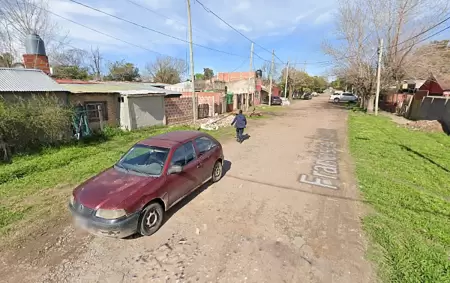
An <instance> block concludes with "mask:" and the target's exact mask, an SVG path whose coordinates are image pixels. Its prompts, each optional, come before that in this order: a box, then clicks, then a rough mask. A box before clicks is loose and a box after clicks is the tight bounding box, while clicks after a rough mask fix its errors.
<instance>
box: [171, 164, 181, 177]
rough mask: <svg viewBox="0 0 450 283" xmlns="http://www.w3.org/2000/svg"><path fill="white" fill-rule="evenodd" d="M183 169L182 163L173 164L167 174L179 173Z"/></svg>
mask: <svg viewBox="0 0 450 283" xmlns="http://www.w3.org/2000/svg"><path fill="white" fill-rule="evenodd" d="M182 171H183V167H181V166H180V165H172V166H171V167H170V168H169V170H167V175H172V174H178V173H181V172H182Z"/></svg>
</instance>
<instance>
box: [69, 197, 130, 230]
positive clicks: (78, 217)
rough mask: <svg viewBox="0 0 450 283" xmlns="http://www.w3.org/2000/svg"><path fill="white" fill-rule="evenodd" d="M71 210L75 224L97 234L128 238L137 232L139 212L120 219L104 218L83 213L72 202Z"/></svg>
mask: <svg viewBox="0 0 450 283" xmlns="http://www.w3.org/2000/svg"><path fill="white" fill-rule="evenodd" d="M69 210H70V212H71V213H72V216H73V217H74V221H75V225H76V226H78V227H80V228H82V229H83V230H86V231H88V232H89V233H91V234H94V235H97V236H105V237H112V238H126V237H128V236H131V235H134V234H136V232H137V227H138V222H139V213H133V214H130V215H127V216H124V217H121V218H118V219H103V218H99V217H96V216H95V213H94V214H91V215H88V216H86V215H83V214H81V213H79V211H78V210H77V209H76V208H75V207H74V206H73V205H71V204H69Z"/></svg>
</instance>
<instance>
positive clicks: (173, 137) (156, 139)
mask: <svg viewBox="0 0 450 283" xmlns="http://www.w3.org/2000/svg"><path fill="white" fill-rule="evenodd" d="M204 135H205V134H204V133H202V132H199V131H175V132H168V133H165V134H161V135H157V136H153V137H150V138H148V139H145V140H142V141H140V142H138V143H139V144H143V145H149V146H158V147H166V148H171V147H173V146H175V145H177V144H180V143H184V142H186V141H188V140H191V139H193V138H196V137H200V136H204Z"/></svg>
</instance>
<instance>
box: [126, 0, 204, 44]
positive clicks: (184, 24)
mask: <svg viewBox="0 0 450 283" xmlns="http://www.w3.org/2000/svg"><path fill="white" fill-rule="evenodd" d="M125 1H127V2H129V3H131V4H133V5H135V6H137V7H140V8H142V9H144V10H147V11H149V12H151V13H153V14H155V15H158V16H160V17H163V18H165V19H167V20H171V21H174V22H176V23H179V24H180V25H182V26H183V27H185V28H186V29H187V25H186V23H183V22H181V21H178V20H176V19H173V18H171V17H169V16H166V15H164V14H161V13H159V12H157V11H155V10H152V9H150V8H148V7H146V6H145V5H141V4H139V3H137V2H136V1H133V0H125ZM192 29H193V30H196V31H198V32H199V33H202V34H203V31H201V30H199V29H197V28H195V27H192ZM206 36H207V35H205V37H206ZM202 37H203V36H202Z"/></svg>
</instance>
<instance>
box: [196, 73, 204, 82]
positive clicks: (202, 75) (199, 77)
mask: <svg viewBox="0 0 450 283" xmlns="http://www.w3.org/2000/svg"><path fill="white" fill-rule="evenodd" d="M195 79H196V80H204V79H205V75H204V74H201V73H197V74H195Z"/></svg>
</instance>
